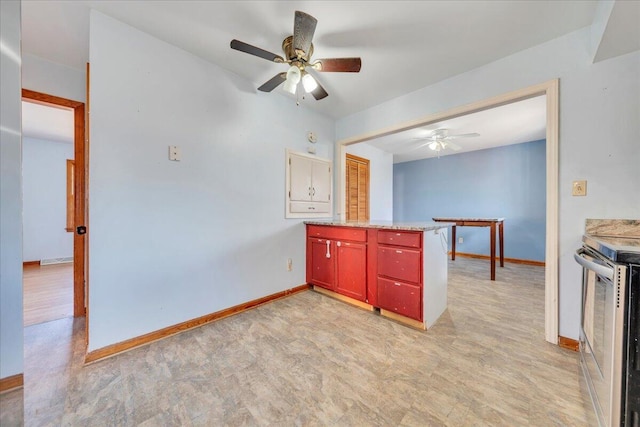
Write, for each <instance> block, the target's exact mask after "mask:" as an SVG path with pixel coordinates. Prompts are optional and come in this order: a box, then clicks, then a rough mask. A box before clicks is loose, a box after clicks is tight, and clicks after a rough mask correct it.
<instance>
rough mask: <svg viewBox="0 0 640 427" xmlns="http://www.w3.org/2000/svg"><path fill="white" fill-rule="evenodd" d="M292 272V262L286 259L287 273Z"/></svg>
mask: <svg viewBox="0 0 640 427" xmlns="http://www.w3.org/2000/svg"><path fill="white" fill-rule="evenodd" d="M291 270H293V260H292V259H291V258H287V271H291Z"/></svg>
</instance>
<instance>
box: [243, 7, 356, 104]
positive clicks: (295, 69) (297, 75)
mask: <svg viewBox="0 0 640 427" xmlns="http://www.w3.org/2000/svg"><path fill="white" fill-rule="evenodd" d="M317 23H318V21H317V20H316V18H314V17H313V16H311V15H308V14H306V13H304V12H300V11H296V13H295V19H294V25H293V35H291V36H289V37H287V38H285V39H284V40H283V41H282V50H283V51H284V57H282V56H280V55H276V54H275V53H271V52H269V51H266V50H264V49H260V48H259V47H255V46H252V45H250V44H247V43H244V42H241V41H240V40H236V39H233V40H231V49H235V50H239V51H241V52H245V53H248V54H250V55H254V56H258V57H260V58H263V59H266V60H268V61H273V62H276V63H283V64H288V65H289V69H288V70H287V71H286V72H282V73H278V74H276V75H275V76H274V77H273V78H271V79H270V80H269V81H267V82H266V83H264V84H263V85H262V86H260V87H259V88H258V90H260V91H262V92H271V91H272V90H273V89H275V88H276V87H278V86H280V85H281V84H282V83H284V84H285V85H284V89H285V90H286V91H287V92H289V93H291V94H293V95H295V94H296V92H297V88H298V83H300V82H302V86H303V88H304V90H305V92H307V93H311V94H312V95H313V97H314V98H315V99H317V100H320V99H322V98H325V97H326V96H327V95H328V93H327V91H326V90H325V89H324V88H323V87H322V86H321V85H320V83H318V81H317V80H316V79H315V78H314V77H313V76H312V75H311V74H309V70H314V71H320V72H347V73H357V72H359V71H360V67H361V65H362V61H361V59H360V58H327V59H316V60H315V61H313V62H312V61H311V55H313V43H312V42H311V40H312V39H313V34H314V32H315V30H316V24H317Z"/></svg>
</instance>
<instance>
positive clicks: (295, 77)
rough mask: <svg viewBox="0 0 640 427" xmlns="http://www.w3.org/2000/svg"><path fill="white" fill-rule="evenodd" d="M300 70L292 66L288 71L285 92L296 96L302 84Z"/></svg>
mask: <svg viewBox="0 0 640 427" xmlns="http://www.w3.org/2000/svg"><path fill="white" fill-rule="evenodd" d="M300 77H301V76H300V68H298V67H296V66H295V65H292V66H291V68H289V71H287V80H286V81H285V82H284V90H286V91H287V92H289V93H290V94H292V95H295V94H296V88H297V87H298V83H299V82H300Z"/></svg>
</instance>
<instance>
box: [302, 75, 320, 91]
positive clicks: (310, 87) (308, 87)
mask: <svg viewBox="0 0 640 427" xmlns="http://www.w3.org/2000/svg"><path fill="white" fill-rule="evenodd" d="M302 86H304V90H305V92H307V93H311V92H313V91H314V90H316V88H317V87H318V82H316V79H314V78H313V76H312V75H311V74H307V73H305V74H304V76H302Z"/></svg>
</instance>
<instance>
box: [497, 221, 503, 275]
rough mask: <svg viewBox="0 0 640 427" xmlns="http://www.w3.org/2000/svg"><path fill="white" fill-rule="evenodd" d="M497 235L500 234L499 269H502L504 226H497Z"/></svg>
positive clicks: (501, 224)
mask: <svg viewBox="0 0 640 427" xmlns="http://www.w3.org/2000/svg"><path fill="white" fill-rule="evenodd" d="M498 233H499V234H500V267H504V224H503V223H502V222H500V223H499V224H498Z"/></svg>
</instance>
